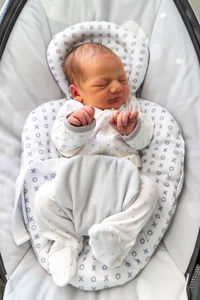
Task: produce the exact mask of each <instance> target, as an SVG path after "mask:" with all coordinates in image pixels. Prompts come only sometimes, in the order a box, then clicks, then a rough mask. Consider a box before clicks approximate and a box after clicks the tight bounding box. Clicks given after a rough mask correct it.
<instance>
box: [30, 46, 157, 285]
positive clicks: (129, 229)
mask: <svg viewBox="0 0 200 300" xmlns="http://www.w3.org/2000/svg"><path fill="white" fill-rule="evenodd" d="M64 72H65V75H66V78H67V80H68V83H69V86H70V92H71V95H72V97H73V100H67V101H66V103H65V104H64V105H63V107H62V108H61V109H60V111H59V113H58V115H57V118H56V120H55V122H54V125H53V128H52V140H53V142H54V144H55V146H56V148H57V150H58V151H59V153H60V154H61V155H62V156H63V157H66V158H72V157H74V156H77V155H88V154H91V155H106V156H109V157H115V158H116V157H118V158H126V159H128V160H129V163H131V164H132V165H133V167H134V168H136V169H137V170H138V168H140V166H141V162H140V155H139V151H140V150H142V149H144V148H145V147H147V146H148V145H149V143H150V141H151V139H152V136H153V126H152V124H151V122H150V120H148V119H147V118H146V117H145V116H144V115H143V114H142V113H141V112H140V109H139V106H138V103H137V99H136V98H135V97H133V96H130V94H129V86H128V83H127V79H126V74H125V71H124V66H123V64H122V62H121V60H120V58H119V57H118V56H117V55H116V54H115V53H114V52H112V51H111V50H110V49H108V48H107V47H105V46H103V45H101V44H97V43H87V44H83V45H81V46H78V47H77V48H75V49H73V50H72V51H71V52H70V54H69V55H68V56H67V57H66V59H65V63H64ZM96 172H98V169H97V170H96ZM135 174H136V175H135V176H136V177H137V178H136V180H135V187H134V190H136V191H137V193H136V197H135V200H134V203H133V204H131V205H130V206H129V207H128V208H127V209H125V210H124V212H123V214H116V215H115V222H110V223H109V222H106V223H104V222H101V221H103V219H102V220H101V221H100V222H98V223H96V224H90V227H88V229H87V230H86V231H87V232H84V233H83V236H84V235H88V236H89V243H90V246H91V249H92V252H93V255H94V256H95V258H96V259H98V260H99V261H101V262H102V263H103V264H106V265H107V266H111V267H114V266H117V265H120V264H121V263H122V261H123V259H124V258H125V257H126V256H127V255H128V253H129V252H130V250H131V248H132V247H133V245H134V244H135V242H136V238H137V235H138V234H139V232H140V231H141V229H142V228H143V227H144V225H145V224H146V223H147V221H148V220H149V218H150V216H151V214H152V212H153V209H154V207H155V205H156V201H157V199H158V189H157V186H156V184H155V183H154V182H153V181H152V180H151V179H150V178H148V177H146V180H147V182H148V202H147V201H146V202H145V203H142V198H141V197H138V195H139V193H140V188H141V182H140V175H139V173H138V171H137V172H136V173H135ZM91 176H95V174H91ZM108 184H109V183H108ZM50 185H52V182H50V183H47V184H46V185H44V186H42V188H41V189H40V190H39V191H38V193H37V195H36V199H35V203H36V204H35V207H36V215H37V219H38V224H39V226H40V230H41V233H42V234H43V235H44V236H45V237H46V238H48V239H50V240H53V245H52V247H51V253H50V255H49V270H50V273H51V275H52V278H53V280H54V282H55V283H56V284H57V285H58V286H64V285H66V284H67V283H68V282H69V281H70V279H71V278H72V277H73V276H74V275H75V274H76V268H77V259H78V255H79V254H80V252H81V250H82V247H83V236H81V234H80V232H79V233H77V232H76V230H75V226H74V224H75V222H76V220H73V217H74V218H75V216H73V217H71V219H70V218H69V217H67V216H66V219H67V222H66V220H65V218H64V217H63V214H61V213H59V212H61V211H62V210H63V207H62V205H61V203H60V202H59V203H58V201H57V200H56V197H55V195H52V194H51V187H50ZM80 193H81V191H80ZM44 199H45V200H44ZM79 201H80V203H81V205H82V206H83V207H84V205H85V206H86V205H87V204H83V203H82V202H81V201H82V199H79ZM101 201H103V203H104V205H105V206H106V203H107V202H108V199H101ZM137 201H140V203H138V206H137V205H136V206H135V203H137ZM55 206H56V207H57V208H56V209H55ZM136 207H138V211H137V208H136ZM58 208H59V209H58ZM133 211H134V213H133ZM124 220H125V221H124ZM136 220H137V222H136ZM52 223H53V226H52ZM136 223H137V225H136ZM44 224H45V225H44ZM52 228H53V229H52Z"/></svg>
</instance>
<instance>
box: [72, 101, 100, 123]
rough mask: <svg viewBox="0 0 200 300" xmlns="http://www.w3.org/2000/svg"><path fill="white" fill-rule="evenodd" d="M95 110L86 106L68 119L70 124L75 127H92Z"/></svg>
mask: <svg viewBox="0 0 200 300" xmlns="http://www.w3.org/2000/svg"><path fill="white" fill-rule="evenodd" d="M94 114H95V109H94V107H92V106H91V105H85V106H83V107H81V108H80V109H78V110H76V111H74V112H73V113H71V114H70V115H69V117H67V120H68V122H69V123H70V124H71V125H74V126H85V125H90V124H91V123H92V122H93V120H94Z"/></svg>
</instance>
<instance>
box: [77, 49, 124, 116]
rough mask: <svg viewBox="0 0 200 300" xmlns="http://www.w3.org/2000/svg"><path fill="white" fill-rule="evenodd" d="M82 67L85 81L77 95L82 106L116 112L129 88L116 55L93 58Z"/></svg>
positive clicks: (122, 67)
mask: <svg viewBox="0 0 200 300" xmlns="http://www.w3.org/2000/svg"><path fill="white" fill-rule="evenodd" d="M82 67H83V68H84V72H85V75H86V76H85V78H86V80H84V81H83V82H81V86H80V87H79V94H80V97H81V102H82V103H83V104H84V105H92V106H94V107H97V108H100V109H111V108H114V109H116V110H117V109H119V108H120V106H121V105H122V104H124V103H125V102H126V100H127V98H128V96H129V86H128V83H127V80H126V74H125V72H124V66H123V64H122V62H121V60H120V59H119V58H118V57H117V56H116V55H103V56H93V57H91V58H90V59H89V60H88V61H85V62H83V66H82ZM79 101H80V100H79Z"/></svg>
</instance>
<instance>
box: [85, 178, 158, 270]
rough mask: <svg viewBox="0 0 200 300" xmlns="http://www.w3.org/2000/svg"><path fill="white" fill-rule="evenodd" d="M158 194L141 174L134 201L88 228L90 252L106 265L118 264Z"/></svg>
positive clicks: (129, 247)
mask: <svg viewBox="0 0 200 300" xmlns="http://www.w3.org/2000/svg"><path fill="white" fill-rule="evenodd" d="M158 197H159V193H158V188H157V185H156V184H155V183H154V182H153V181H152V180H151V179H150V178H148V177H147V176H145V175H142V176H141V189H140V193H139V195H138V197H137V198H136V200H135V201H134V202H133V204H131V205H130V206H129V207H128V209H126V210H125V211H123V212H120V213H118V214H115V215H112V216H110V217H108V218H106V219H104V220H103V221H102V222H101V223H99V224H95V225H93V226H92V227H91V229H90V230H89V237H90V240H89V243H90V246H91V248H92V252H93V255H94V256H95V257H96V258H97V259H98V260H99V261H101V262H102V263H104V264H106V265H107V266H119V265H121V263H122V261H123V259H124V258H125V257H126V256H127V255H128V254H129V252H130V250H131V249H132V247H133V246H134V244H135V242H136V239H137V236H138V234H139V233H140V231H141V230H142V228H143V227H144V226H145V224H146V223H147V222H148V220H149V219H150V217H151V215H152V212H153V209H154V208H155V205H156V202H157V200H158Z"/></svg>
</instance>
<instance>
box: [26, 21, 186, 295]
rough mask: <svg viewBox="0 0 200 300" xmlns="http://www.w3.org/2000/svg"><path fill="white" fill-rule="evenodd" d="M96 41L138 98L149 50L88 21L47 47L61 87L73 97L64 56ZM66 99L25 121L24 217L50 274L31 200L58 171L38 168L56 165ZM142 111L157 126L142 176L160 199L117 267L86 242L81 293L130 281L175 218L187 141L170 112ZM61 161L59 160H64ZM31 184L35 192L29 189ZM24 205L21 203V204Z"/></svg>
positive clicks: (113, 28) (150, 106) (115, 28)
mask: <svg viewBox="0 0 200 300" xmlns="http://www.w3.org/2000/svg"><path fill="white" fill-rule="evenodd" d="M87 42H98V43H102V44H104V45H105V46H107V47H109V48H111V50H113V51H114V52H115V53H116V54H117V55H118V56H119V57H120V58H121V60H122V62H123V64H124V67H125V72H126V74H127V79H128V83H129V86H130V90H131V94H132V95H135V93H136V91H137V90H138V88H139V86H140V85H141V83H142V81H143V80H144V77H145V73H146V68H147V63H148V47H147V45H146V43H145V42H144V41H143V40H141V39H139V38H138V37H137V36H136V35H134V34H133V33H130V32H128V31H127V30H126V29H124V28H122V27H121V26H119V25H116V24H113V23H108V22H96V21H95V22H84V23H80V24H77V25H74V26H71V27H69V28H67V29H65V30H64V31H62V32H61V33H58V34H57V35H56V36H55V37H54V38H53V40H52V41H51V43H50V45H49V48H48V54H47V55H48V63H49V67H50V69H51V72H52V74H53V76H54V77H55V79H56V80H57V82H58V84H59V86H60V88H61V89H62V91H63V92H64V93H65V95H66V98H67V99H70V98H71V96H70V93H69V89H68V83H67V82H66V80H65V77H64V73H63V63H64V58H65V56H66V54H67V53H69V52H70V51H71V50H72V49H73V48H74V47H76V46H78V45H80V44H83V43H87ZM65 101H66V99H61V100H57V101H51V102H48V103H45V104H43V105H41V106H40V107H38V108H37V109H36V110H34V111H33V112H32V113H31V114H30V115H29V117H28V118H27V121H26V124H25V127H24V131H23V134H22V142H23V156H22V158H23V161H22V164H23V167H24V168H22V170H25V169H26V174H25V176H24V180H23V187H22V193H21V197H22V199H23V198H24V218H25V221H26V228H27V231H28V233H29V235H30V238H31V242H32V246H33V249H34V252H35V254H36V256H37V257H38V261H39V262H40V264H41V265H42V266H43V268H44V269H46V270H47V271H48V255H49V251H50V248H51V246H52V244H51V242H50V241H48V240H47V239H45V238H44V237H42V236H41V235H40V232H39V228H38V224H37V222H36V221H35V215H34V205H33V198H34V195H35V193H36V191H37V190H38V188H39V187H40V185H42V184H43V183H45V182H47V181H49V180H51V179H53V178H55V176H56V168H55V169H54V168H53V167H52V169H51V170H49V169H48V168H47V169H46V170H45V173H44V172H43V173H42V172H41V171H40V166H41V165H42V164H43V165H47V166H48V162H49V163H51V165H52V166H53V165H54V162H55V165H56V164H57V161H59V159H58V158H59V157H60V156H59V153H58V152H57V150H56V148H55V146H54V144H53V143H52V141H51V139H50V136H51V128H52V125H53V122H54V120H55V118H56V115H57V113H58V111H59V109H60V107H61V106H62V105H63V103H64V102H65ZM139 105H140V108H141V111H142V112H143V113H144V114H147V116H148V118H149V119H152V122H153V123H154V126H155V129H154V136H153V139H152V141H151V143H150V145H149V146H148V148H146V149H144V150H143V151H142V170H141V171H142V173H144V174H146V175H147V176H149V177H151V178H152V179H153V180H154V181H155V182H156V183H157V185H158V188H159V194H160V198H159V200H158V203H157V205H156V207H155V209H154V212H153V214H152V217H151V218H150V220H149V222H148V223H147V224H146V225H145V227H144V228H143V230H142V231H141V232H140V234H139V235H138V238H137V241H136V244H135V245H134V247H133V249H132V250H131V252H130V253H129V255H128V256H127V257H126V259H125V260H124V261H123V263H122V265H121V266H120V267H117V268H108V267H107V266H106V265H103V264H101V263H100V262H99V261H97V260H96V259H95V258H94V257H93V256H92V253H91V248H90V246H89V243H88V239H85V243H84V248H83V250H82V252H81V254H80V256H79V259H78V268H77V274H76V276H75V277H74V278H73V279H72V280H71V282H70V283H71V284H72V285H73V286H75V287H77V288H80V289H83V290H99V289H104V288H109V287H112V286H117V285H122V284H123V283H125V282H127V281H130V280H132V279H133V278H134V277H135V276H136V275H137V274H138V272H140V271H141V270H142V269H143V268H144V266H145V265H146V264H147V263H148V261H149V260H150V258H151V256H152V255H153V253H154V251H155V249H156V248H157V246H158V244H159V243H160V241H161V239H162V237H163V235H164V233H165V232H166V230H167V227H168V226H169V224H170V221H171V219H172V217H173V215H174V212H175V208H176V204H177V199H178V195H179V193H180V191H181V187H182V183H183V162H184V141H183V139H182V136H181V131H180V128H179V126H178V124H177V123H176V121H175V120H174V118H173V117H172V116H171V115H170V114H169V113H168V112H167V110H166V109H164V108H162V107H160V106H159V105H157V104H154V103H152V102H149V101H146V100H142V99H140V100H139ZM60 160H61V159H60ZM30 185H32V189H30V188H29V187H30ZM22 202H23V200H22Z"/></svg>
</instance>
